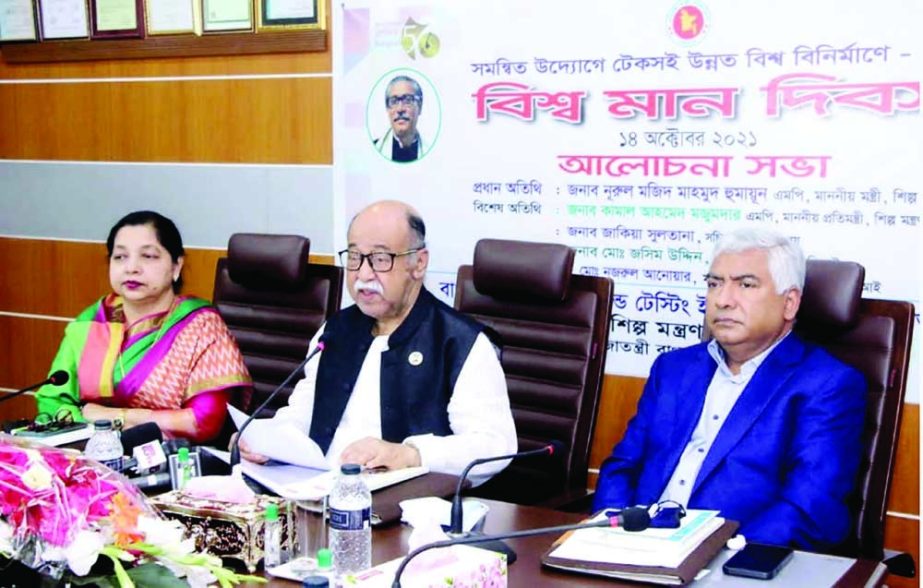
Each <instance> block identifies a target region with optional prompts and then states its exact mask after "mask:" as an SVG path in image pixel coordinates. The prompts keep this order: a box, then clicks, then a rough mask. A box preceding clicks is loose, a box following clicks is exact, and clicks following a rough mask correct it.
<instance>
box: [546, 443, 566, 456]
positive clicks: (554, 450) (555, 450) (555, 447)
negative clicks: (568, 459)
mask: <svg viewBox="0 0 923 588" xmlns="http://www.w3.org/2000/svg"><path fill="white" fill-rule="evenodd" d="M565 449H566V447H565V445H564V444H563V443H561V442H560V441H558V440H557V439H553V440H551V441H549V442H548V455H554V456H556V457H558V458H560V459H564V457H565V455H566V454H565V453H564V450H565Z"/></svg>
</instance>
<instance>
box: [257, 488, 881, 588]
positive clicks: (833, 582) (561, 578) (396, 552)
mask: <svg viewBox="0 0 923 588" xmlns="http://www.w3.org/2000/svg"><path fill="white" fill-rule="evenodd" d="M483 502H485V503H486V504H487V505H488V506H489V507H490V511H489V512H488V514H487V519H486V522H485V524H484V532H485V533H503V532H509V531H516V530H523V529H533V528H538V527H549V526H555V525H566V524H571V523H577V522H580V520H582V519H583V518H585V515H582V514H579V513H567V512H559V511H554V510H549V509H544V508H537V507H530V506H520V505H515V504H508V503H505V502H498V501H494V500H483ZM411 531H412V529H411V528H410V527H409V526H407V525H403V524H401V523H394V524H390V525H387V526H383V527H379V528H375V529H374V530H373V531H372V561H373V563H375V564H380V563H383V562H386V561H389V560H391V559H395V558H398V557H401V556H403V555H405V554H406V553H407V551H408V549H407V540H408V538H409V537H410V533H411ZM557 536H558V535H555V534H548V535H539V536H535V537H526V538H520V539H512V540H508V541H507V544H508V545H509V546H510V547H511V548H513V549H514V550H515V551H516V553H517V556H518V559H517V560H516V562H515V563H513V564H512V565H511V566H510V567H509V575H508V580H509V586H510V587H511V588H519V587H525V588H544V587H546V586H554V587H557V586H563V587H568V586H574V587H578V586H579V587H584V586H586V587H591V588H592V587H593V586H606V587H609V588H612V587H614V586H634V587H637V586H641V584H637V583H630V582H623V581H618V580H611V579H608V578H600V577H593V576H588V575H583V574H573V573H568V572H562V571H556V570H552V569H548V568H544V567H542V565H541V557H542V555H543V554H544V553H545V552H546V551H547V550H548V547H549V546H550V545H551V543H552V542H553V541H554V540H555V539H556V538H557ZM729 555H730V552H729V551H727V550H724V551H723V552H722V554H720V555H719V556H718V558H716V560H715V561H714V562H713V563H712V564H711V565H710V566H709V568H710V569H712V572H711V573H710V574H708V575H707V576H706V577H705V578H702V579H700V580H697V581H696V582H694V583H692V584H690V586H695V587H700V586H701V587H710V586H722V587H723V586H741V587H746V586H752V587H754V588H760V587H762V588H769V587H770V586H784V587H785V588H793V587H797V586H806V587H810V588H822V587H823V586H843V587H853V586H881V585H882V584H883V581H884V575H885V570H884V566H883V565H882V564H880V563H878V562H874V561H868V560H845V559H844V558H833V557H832V556H825V555H819V554H812V553H804V552H797V553H796V554H795V557H794V558H793V559H792V561H791V562H790V563H789V565H788V566H786V568H785V569H784V570H783V571H782V573H781V574H780V575H779V576H778V577H777V578H776V579H775V580H773V581H771V582H766V581H763V580H749V579H744V578H734V577H729V576H724V575H723V574H722V573H721V565H720V564H721V563H722V562H723V561H724V560H725V559H726V558H727V557H728V556H729ZM841 569H845V572H844V573H842V574H839V570H841ZM831 570H836V571H835V572H834V573H833V574H832V575H831V574H830V573H829V572H830V571H831ZM266 577H267V578H268V579H269V583H268V584H263V586H267V585H268V586H272V587H276V588H292V587H295V586H298V585H299V583H297V582H292V581H289V580H282V579H278V578H272V577H270V576H266ZM247 586H254V587H255V586H258V584H247Z"/></svg>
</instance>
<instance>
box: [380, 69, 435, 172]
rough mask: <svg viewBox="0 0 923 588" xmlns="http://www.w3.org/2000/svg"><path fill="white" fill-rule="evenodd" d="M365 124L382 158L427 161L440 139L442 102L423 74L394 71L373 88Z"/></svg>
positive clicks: (403, 162)
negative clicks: (425, 159) (426, 158)
mask: <svg viewBox="0 0 923 588" xmlns="http://www.w3.org/2000/svg"><path fill="white" fill-rule="evenodd" d="M365 121H366V130H367V131H368V136H369V141H370V143H371V145H372V148H373V149H375V151H377V152H378V154H379V155H381V157H383V158H384V159H385V160H387V161H392V162H395V163H402V164H406V163H413V162H416V161H420V160H421V159H423V158H425V157H426V156H427V155H428V154H429V153H430V152H431V151H432V149H433V147H434V146H435V145H436V141H437V140H438V139H439V132H440V130H441V128H442V102H441V100H440V98H439V93H438V91H437V90H436V87H435V86H434V85H433V83H432V82H431V81H430V79H429V78H428V77H426V75H424V74H423V73H422V72H420V71H418V70H414V69H410V68H399V69H393V70H390V71H388V72H385V73H384V74H382V76H381V77H379V78H378V80H377V81H376V82H375V84H374V85H373V86H372V88H371V90H370V92H369V98H368V102H367V104H366V113H365Z"/></svg>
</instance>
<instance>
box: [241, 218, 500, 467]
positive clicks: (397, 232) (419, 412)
mask: <svg viewBox="0 0 923 588" xmlns="http://www.w3.org/2000/svg"><path fill="white" fill-rule="evenodd" d="M425 236H426V228H425V225H424V223H423V220H422V219H421V218H420V215H419V214H418V213H417V212H416V211H415V210H413V209H412V208H411V207H409V206H408V205H406V204H404V203H402V202H396V201H383V202H377V203H375V204H372V205H370V206H369V207H367V208H365V209H364V210H362V211H361V212H359V213H358V214H357V215H356V216H355V217H354V218H353V220H352V222H351V223H350V227H349V233H348V247H347V248H346V249H344V250H343V251H341V252H340V253H339V255H340V260H341V262H342V264H343V266H344V267H345V268H346V270H347V273H346V285H347V289H348V290H349V294H350V296H351V297H352V299H353V300H354V301H355V303H356V304H355V305H354V306H350V307H349V308H346V309H344V310H342V311H340V312H339V313H337V314H336V315H335V316H333V317H332V318H331V319H330V320H329V321H327V323H326V324H325V325H324V327H323V328H321V330H320V332H318V333H317V334H316V335H315V336H314V339H313V340H312V342H311V346H310V348H311V349H313V348H314V347H315V345H316V344H317V341H318V340H319V339H320V337H321V335H323V337H324V345H325V346H324V350H323V352H322V353H320V354H318V355H317V356H316V357H315V358H314V359H312V360H311V361H310V362H309V363H308V365H307V366H306V367H305V378H304V379H303V380H301V381H300V382H299V383H298V385H297V386H296V387H295V390H294V391H293V392H292V395H291V397H290V399H289V405H288V406H286V407H283V408H282V409H280V410H279V411H278V412H277V413H276V416H275V417H274V418H276V419H285V420H287V421H289V422H293V423H295V424H296V425H297V426H299V427H300V428H302V430H305V431H308V432H309V434H310V436H311V438H312V439H313V440H314V441H315V442H316V443H317V444H318V445H319V446H320V448H321V450H323V451H324V452H325V454H326V455H327V459H328V461H329V462H330V465H331V466H335V465H336V464H338V463H358V464H361V465H363V466H365V467H367V468H374V467H386V468H388V469H399V468H405V467H413V466H418V465H424V466H426V467H428V468H429V469H430V470H432V471H438V472H447V473H455V474H458V473H460V472H461V470H462V469H464V467H465V465H467V464H468V463H469V462H470V461H471V460H473V459H476V458H479V457H489V456H494V455H503V454H506V453H513V452H515V451H516V448H517V440H516V429H515V425H514V424H513V417H512V413H511V412H510V405H509V398H508V396H507V391H506V379H505V377H504V375H503V369H502V368H501V366H500V362H499V360H498V358H497V354H496V352H495V350H494V348H493V346H492V345H491V343H490V341H489V340H488V339H487V337H486V335H484V333H483V332H482V331H483V326H482V325H480V324H479V323H477V322H476V321H474V320H472V319H470V318H468V317H466V316H464V315H462V314H460V313H458V312H456V311H455V310H453V309H452V308H451V307H449V306H447V305H446V304H443V303H442V302H440V301H439V300H437V299H436V298H435V297H434V296H433V295H432V294H430V293H429V292H428V291H427V290H426V288H424V287H423V278H424V276H425V274H426V267H427V264H428V262H429V251H428V250H427V249H426V242H425ZM241 455H242V456H243V457H244V458H245V459H249V460H251V461H257V462H261V461H265V458H264V457H263V456H260V455H254V454H252V453H251V452H249V451H248V448H247V447H246V445H245V444H244V443H241ZM505 465H506V464H505V463H504V462H498V463H495V464H487V465H485V466H481V468H479V469H476V470H475V471H474V472H473V474H474V475H473V476H472V480H473V481H474V482H475V483H479V482H483V481H484V480H486V479H487V478H489V477H490V476H491V475H493V474H495V473H497V472H498V471H500V470H501V469H502V468H503V467H504V466H505Z"/></svg>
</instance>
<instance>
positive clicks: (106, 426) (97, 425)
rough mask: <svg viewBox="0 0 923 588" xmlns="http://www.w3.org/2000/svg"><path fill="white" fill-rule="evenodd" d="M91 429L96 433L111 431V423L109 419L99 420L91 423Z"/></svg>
mask: <svg viewBox="0 0 923 588" xmlns="http://www.w3.org/2000/svg"><path fill="white" fill-rule="evenodd" d="M93 429H95V430H97V431H109V430H111V429H112V421H110V420H109V419H99V420H98V421H93Z"/></svg>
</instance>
